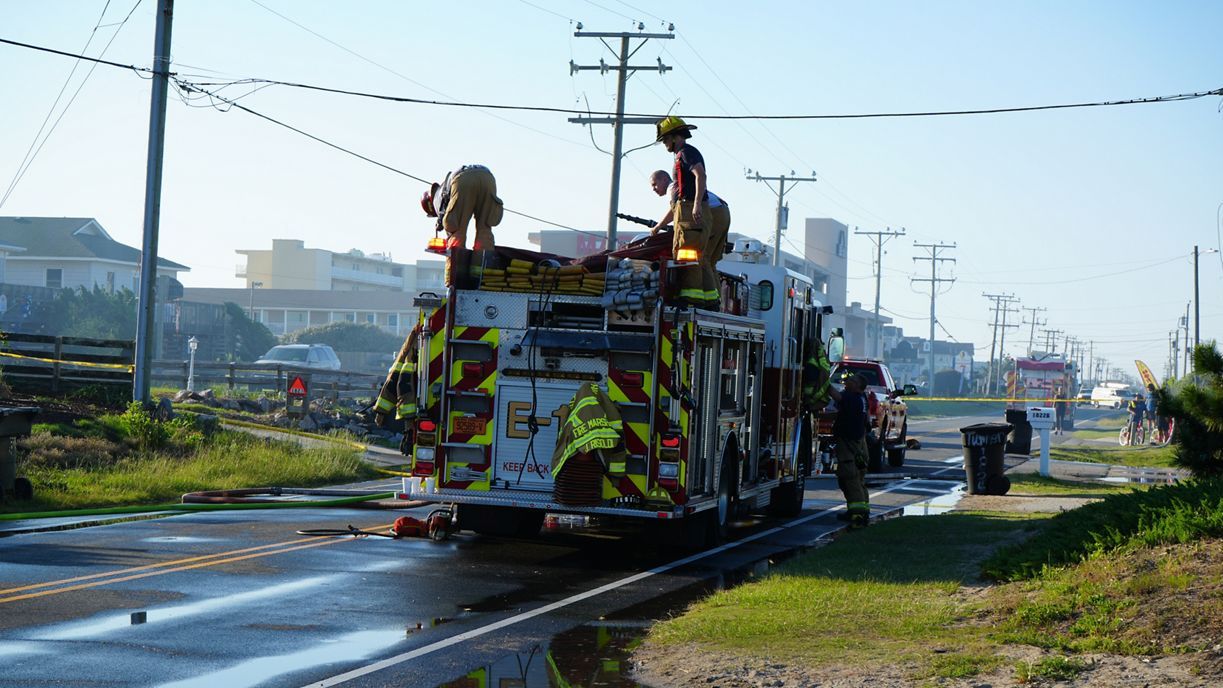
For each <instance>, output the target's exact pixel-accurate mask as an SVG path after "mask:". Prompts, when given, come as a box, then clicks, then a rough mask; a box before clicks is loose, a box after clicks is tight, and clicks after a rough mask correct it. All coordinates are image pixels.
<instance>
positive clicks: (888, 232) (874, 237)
mask: <svg viewBox="0 0 1223 688" xmlns="http://www.w3.org/2000/svg"><path fill="white" fill-rule="evenodd" d="M854 234H858V235H861V236H868V237H871V242H872V243H873V244H875V338H874V339H875V341H874V344H875V355H876V356H879V357H880V358H882V357H883V328H882V327H880V325H879V291H880V287H881V282H882V277H883V245H884V244H886V243H887V242H888V241H890V240H892V239H894V238H896V237H901V236H904V235H905V230H904V228H903V227H901V228H900V231H899V232H896V231H892V228H891V227H888V228H887V229H885V230H876V231H873V232H863V231H861V230H859V229H858V228H857V227H854Z"/></svg>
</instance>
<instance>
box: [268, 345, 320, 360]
mask: <svg viewBox="0 0 1223 688" xmlns="http://www.w3.org/2000/svg"><path fill="white" fill-rule="evenodd" d="M307 353H309V349H282V348H280V347H275V348H273V349H272V350H271V351H269V352H267V353H266V354H265V355H264V356H263V358H264V359H265V360H268V361H287V362H300V361H305V360H306V354H307Z"/></svg>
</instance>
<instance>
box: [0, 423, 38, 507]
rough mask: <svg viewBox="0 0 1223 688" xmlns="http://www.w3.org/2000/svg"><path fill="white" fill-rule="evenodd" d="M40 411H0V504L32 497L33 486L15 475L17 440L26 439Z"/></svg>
mask: <svg viewBox="0 0 1223 688" xmlns="http://www.w3.org/2000/svg"><path fill="white" fill-rule="evenodd" d="M40 412H41V409H39V408H36V407H33V406H22V407H18V408H4V409H0V502H4V501H6V500H10V499H17V500H26V499H30V498H32V497H33V496H34V486H33V484H32V483H30V481H29V480H28V479H26V478H23V477H20V476H18V475H17V446H16V445H17V438H18V437H28V436H29V434H30V428H31V426H32V425H33V423H34V417H35V416H37V415H38V414H39V413H40Z"/></svg>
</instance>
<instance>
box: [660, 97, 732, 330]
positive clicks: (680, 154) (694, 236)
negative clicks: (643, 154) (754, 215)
mask: <svg viewBox="0 0 1223 688" xmlns="http://www.w3.org/2000/svg"><path fill="white" fill-rule="evenodd" d="M694 129H696V126H695V125H692V124H686V123H685V122H684V120H682V119H680V118H679V117H667V118H665V119H662V120H659V122H658V124H657V132H658V141H660V142H662V144H663V146H665V147H666V149H667V152H669V153H674V154H675V175H674V176H675V190H676V192H675V198H674V200H673V202H672V208H671V210H672V224H673V225H674V227H675V237H674V239H672V244H671V250H672V255H673V256H677V257H678V256H679V251H680V249H692V250H694V251H696V252H697V256H698V259H699V261H700V262H699V263H698V264H697V266H695V267H687V268H679V270H678V271H677V272H678V273H679V279H678V280H677V282H678V286H679V300H680V303H682V304H686V305H690V306H695V307H697V308H708V309H712V310H718V305H719V301H720V299H719V298H718V281H717V274H716V272H715V271H714V268H713V263H711V262H710V261H709V260H708V258H707V256H706V255H705V254H706V253H707V250H706V249H707V246H708V245H709V237H710V234H711V231H710V223H711V220H712V219H713V218H712V217H711V212H710V208H709V192H708V189H707V182H708V179H707V177H706V174H705V158H704V157H703V156H702V155H701V152H700V151H699V150H697V149H696V148H695V147H693V146H691V145H689V144H688V139H690V138H692V131H693V130H694ZM656 228H657V227H656ZM719 257H721V256H719ZM715 262H716V261H715Z"/></svg>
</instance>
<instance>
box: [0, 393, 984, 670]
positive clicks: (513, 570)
mask: <svg viewBox="0 0 1223 688" xmlns="http://www.w3.org/2000/svg"><path fill="white" fill-rule="evenodd" d="M984 420H990V418H985V417H961V418H952V419H937V420H916V421H913V422H912V423H911V425H910V436H913V437H917V438H919V439H920V440H921V442H922V449H921V450H920V451H912V452H910V454H909V457H908V460H907V461H906V465H905V466H904V468H903V469H900V470H898V471H897V472H896V473H895V474H894V475H891V476H888V477H883V478H879V479H876V480H875V481H874V485H875V486H874V487H873V492H872V506H873V508H874V509H875V510H876V512H877V513H879V514H883V513H884V512H890V513H897V512H898V511H897V510H898V509H900V508H903V507H906V506H907V507H909V512H910V513H939V512H940V511H941V510H942V508H941V507H937V506H934V505H937V504H938V503H939V501H940V500H945V499H946V498H947V495H949V494H953V493H954V492H956V491H957V489H958V487H959V486H960V485H961V484H962V483H960V482H959V481H962V479H963V471H962V468H960V466H959V465H958V462H957V461H956V458H955V457H958V455H959V431H958V428H959V427H961V426H962V425H967V424H970V423H974V422H982V421H984ZM385 484H388V485H389V483H385ZM808 488H809V489H808V492H807V495H806V496H807V500H806V503H805V508H804V512H803V514H802V515H801V516H800V517H798V518H796V519H791V520H785V521H782V520H776V519H763V520H753V521H747V522H743V523H740V524H738V527H737V528H736V530H735V533H734V535H733V538H734V539H733V540H732V541H731V542H729V543H727V544H725V545H723V546H721V547H718V548H715V549H713V550H709V551H706V552H702V553H699V554H696V555H692V556H688V557H684V556H682V555H679V554H677V553H675V552H674V551H670V550H668V549H666V548H660V547H656V546H652V545H651V544H649V539H648V538H646V537H643V536H642V534H641V532H640V531H634V530H623V529H622V530H618V531H617V530H611V529H602V528H583V527H578V526H571V525H566V524H561V526H560V527H557V528H551V529H545V531H544V532H543V533H542V534H541V535H540V536H539V537H538V538H534V539H530V540H513V539H501V538H490V537H481V536H477V535H473V534H469V533H463V534H459V535H457V536H455V537H453V538H452V539H450V540H449V541H446V542H443V543H433V542H430V541H426V540H406V539H405V540H390V539H384V538H362V539H354V538H351V537H343V538H306V537H302V536H299V535H297V534H296V533H295V531H296V530H297V529H299V528H334V527H339V528H343V527H345V526H347V525H349V524H351V525H353V526H356V527H358V528H370V529H374V528H377V527H380V526H385V525H387V524H389V522H390V521H391V520H393V519H394V517H395V516H397V515H399V514H398V512H376V511H364V510H351V509H311V510H305V509H303V510H282V511H240V512H213V513H196V514H186V515H177V516H172V517H166V518H157V519H152V520H137V521H130V522H122V523H114V524H111V525H105V526H98V527H89V528H81V529H74V530H66V531H57V532H37V533H26V534H18V535H12V536H10V537H2V538H0V667H3V668H2V669H0V687H8V686H14V687H15V686H21V687H28V686H173V687H175V688H185V687H188V686H199V687H205V686H208V687H211V686H224V687H225V688H240V687H243V686H306V685H322V686H329V685H344V686H354V687H355V686H438V685H446V686H456V687H457V686H489V687H492V686H549V685H557V684H558V683H557V682H556V678H557V677H561V678H563V679H564V680H565V681H567V682H568V683H569V684H570V685H573V686H586V685H610V686H617V685H622V686H632V685H635V684H634V683H632V682H631V681H629V680H628V679H626V678H624V676H623V675H622V674H626V673H627V664H625V663H624V661H623V660H624V657H625V656H626V655H627V652H628V650H629V648H630V647H631V645H632V644H633V643H634V642H635V641H636V640H637V639H638V638H640V637H641V635H642V634H643V633H644V632H645V628H646V627H647V626H648V624H649V623H650V621H652V620H653V619H657V618H659V617H660V616H663V615H666V614H668V613H670V612H673V611H675V610H678V609H682V608H683V606H684V605H685V604H686V603H687V602H689V601H691V600H693V599H695V598H697V597H699V596H701V595H704V594H706V593H708V592H709V591H710V590H712V589H716V588H718V587H721V586H725V585H731V584H735V583H737V582H739V581H741V580H745V579H750V578H751V577H753V576H757V575H760V574H762V573H763V572H765V571H767V570H768V568H769V566H771V565H772V564H773V563H775V562H777V561H779V560H781V559H784V558H786V557H788V556H791V555H792V554H793V552H795V551H796V550H799V549H801V548H803V547H807V546H811V545H813V544H817V543H819V542H820V541H822V540H826V539H827V538H828V537H829V536H830V535H831V534H833V533H834V532H836V531H837V530H838V529H839V527H840V523H839V522H838V521H837V520H836V519H835V512H836V511H838V510H839V509H840V507H843V504H844V502H843V501H842V500H841V498H840V493H839V492H838V491H837V489H836V485H835V480H832V479H831V478H830V477H827V476H825V477H818V478H816V479H813V480H810V481H809V482H808ZM426 511H427V509H426V510H418V515H421V514H422V513H423V512H426ZM20 525H21V524H18V526H20ZM8 527H13V526H11V525H10V526H8Z"/></svg>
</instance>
